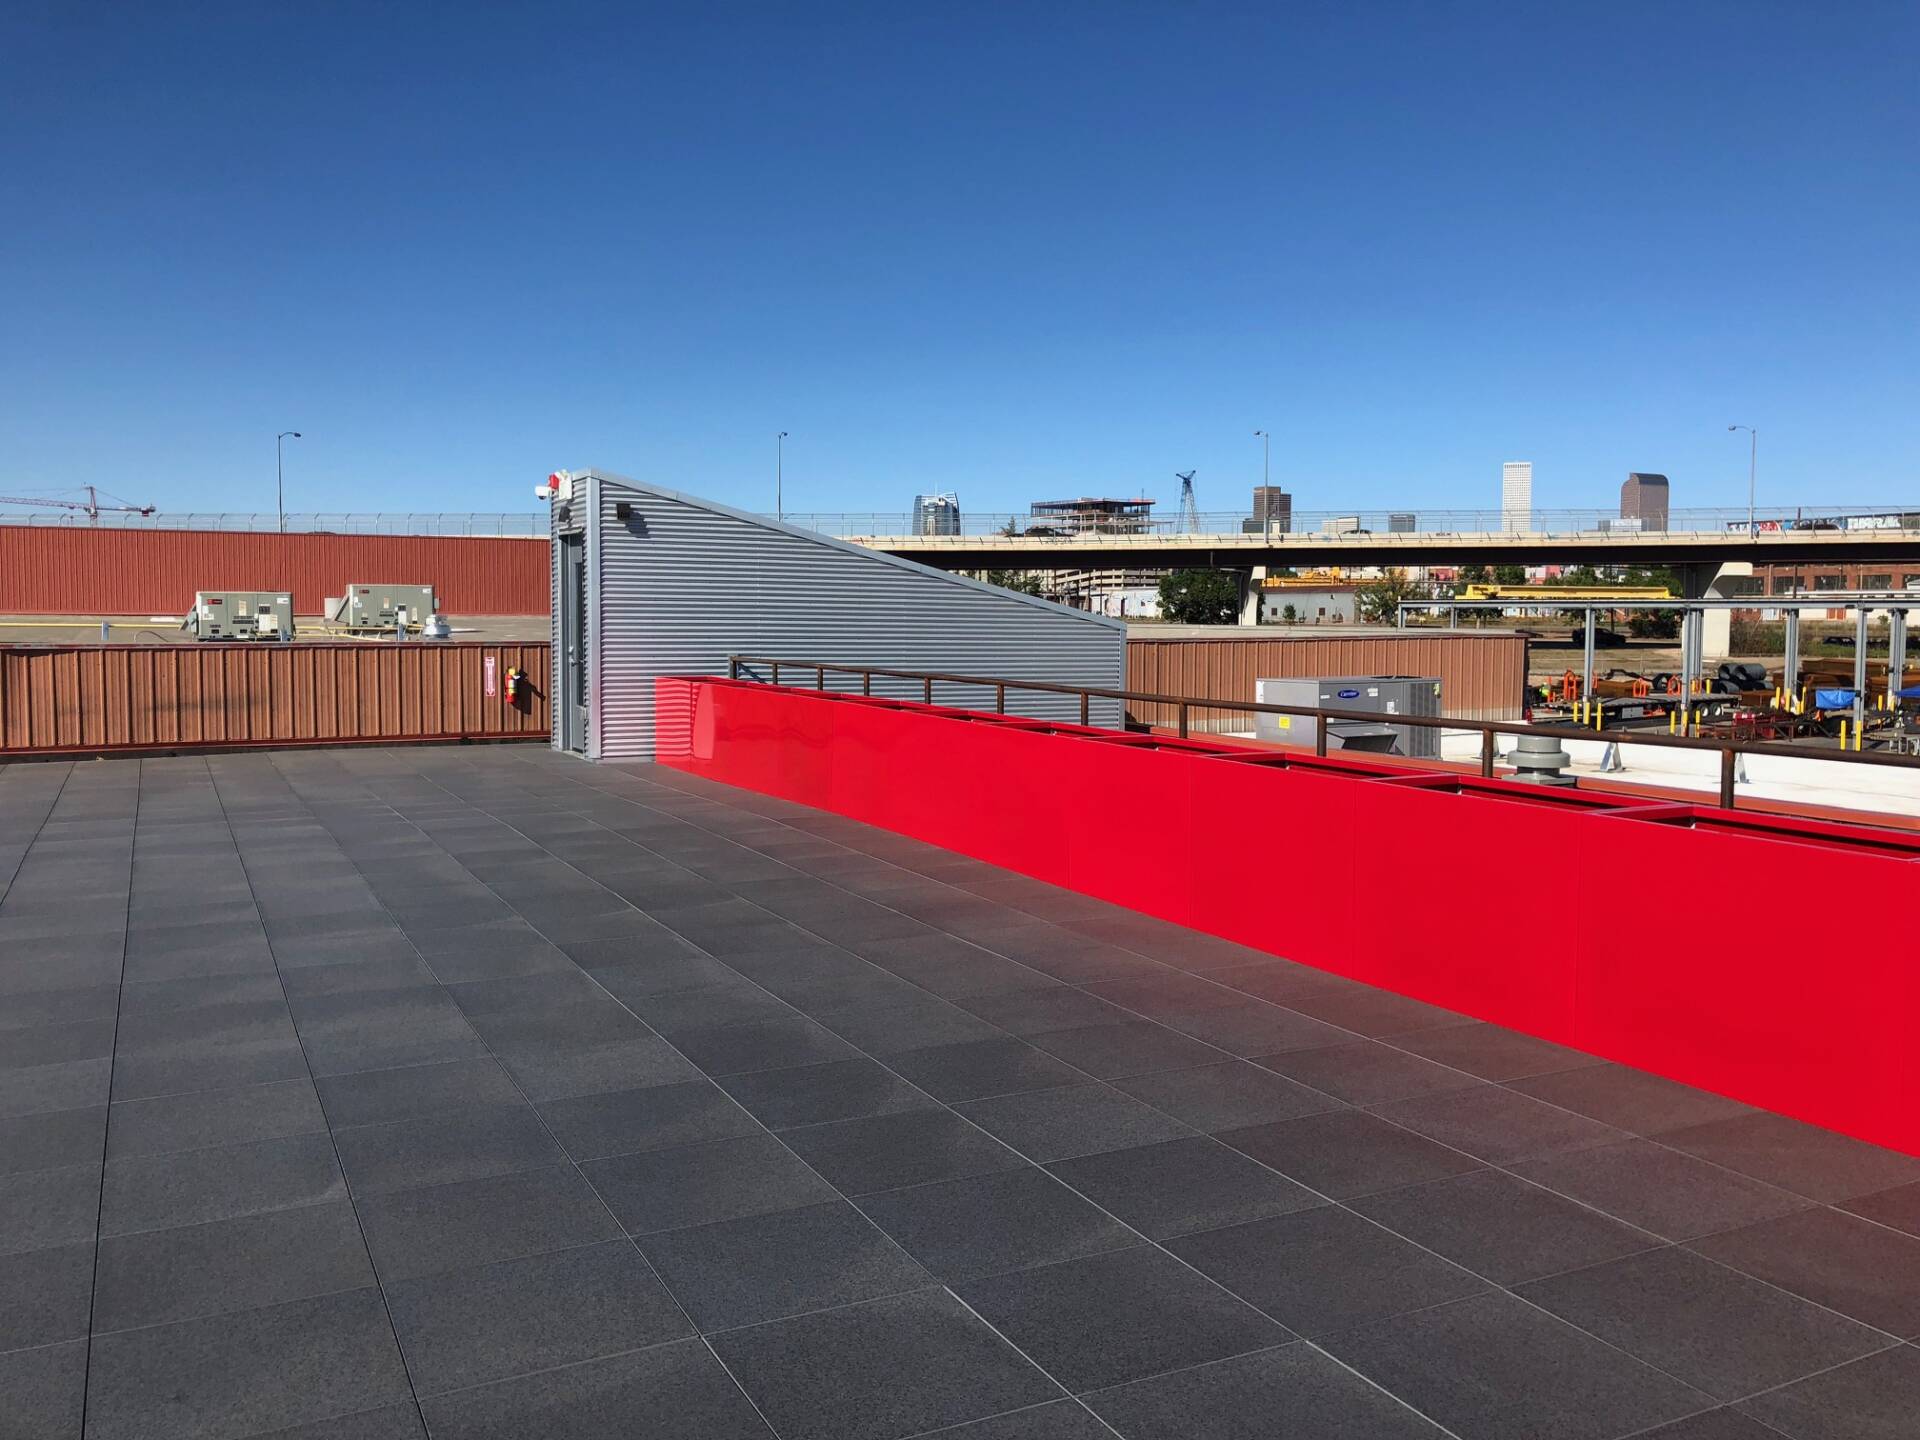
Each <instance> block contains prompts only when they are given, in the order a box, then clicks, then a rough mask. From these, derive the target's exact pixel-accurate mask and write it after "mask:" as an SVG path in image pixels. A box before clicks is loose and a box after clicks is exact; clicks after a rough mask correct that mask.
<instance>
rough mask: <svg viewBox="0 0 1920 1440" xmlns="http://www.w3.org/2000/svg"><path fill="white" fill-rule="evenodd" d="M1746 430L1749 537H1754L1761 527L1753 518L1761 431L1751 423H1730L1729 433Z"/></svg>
mask: <svg viewBox="0 0 1920 1440" xmlns="http://www.w3.org/2000/svg"><path fill="white" fill-rule="evenodd" d="M1736 430H1744V431H1746V432H1747V435H1748V443H1747V538H1748V539H1749V540H1751V539H1753V538H1754V537H1755V536H1756V535H1758V534H1759V533H1760V529H1759V527H1758V526H1757V525H1755V524H1754V520H1753V479H1754V475H1755V473H1756V472H1757V471H1758V470H1759V468H1760V432H1759V431H1758V430H1756V429H1754V428H1753V426H1751V425H1729V426H1727V433H1728V434H1729V435H1731V434H1732V433H1733V432H1734V431H1736Z"/></svg>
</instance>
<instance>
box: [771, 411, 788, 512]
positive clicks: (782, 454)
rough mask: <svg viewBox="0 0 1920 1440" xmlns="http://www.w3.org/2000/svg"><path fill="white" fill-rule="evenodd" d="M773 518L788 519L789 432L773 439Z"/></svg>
mask: <svg viewBox="0 0 1920 1440" xmlns="http://www.w3.org/2000/svg"><path fill="white" fill-rule="evenodd" d="M773 446H774V449H773V518H774V519H776V520H784V519H786V518H787V501H786V494H785V490H786V474H787V432H786V431H784V430H782V431H781V432H780V433H779V434H778V435H776V436H774V437H773Z"/></svg>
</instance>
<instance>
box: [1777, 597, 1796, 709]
mask: <svg viewBox="0 0 1920 1440" xmlns="http://www.w3.org/2000/svg"><path fill="white" fill-rule="evenodd" d="M1786 629H1787V635H1786V654H1785V655H1784V656H1782V657H1781V662H1780V663H1781V668H1782V669H1783V670H1784V671H1785V672H1786V677H1785V679H1783V680H1782V681H1781V686H1782V688H1783V689H1785V691H1786V692H1787V696H1788V698H1789V699H1795V698H1798V696H1799V694H1800V611H1799V609H1798V608H1797V607H1796V608H1795V609H1792V610H1789V611H1787V626H1786Z"/></svg>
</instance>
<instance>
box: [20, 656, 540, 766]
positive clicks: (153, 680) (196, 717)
mask: <svg viewBox="0 0 1920 1440" xmlns="http://www.w3.org/2000/svg"><path fill="white" fill-rule="evenodd" d="M550 663H551V659H550V656H549V654H548V649H547V646H546V645H545V644H544V643H529V644H513V643H507V644H498V645H496V644H486V643H457V642H447V641H441V642H435V643H433V644H425V645H386V644H379V643H366V644H329V645H301V644H292V645H250V644H232V645H33V646H28V645H22V646H7V647H0V759H8V758H11V757H12V756H14V755H32V754H45V753H52V752H58V751H67V750H73V751H85V752H95V751H105V752H113V751H121V750H140V749H165V750H171V749H190V748H193V747H196V746H209V745H211V746H223V747H224V746H233V745H315V744H339V743H346V742H359V741H402V740H452V739H461V740H470V739H485V740H500V739H509V738H522V739H538V738H539V737H541V736H544V735H545V734H546V733H547V697H546V693H545V691H546V676H547V674H548V673H549V672H548V667H549V665H550ZM509 669H516V670H518V671H520V673H521V674H522V675H524V676H526V677H527V678H528V680H529V682H530V683H529V684H527V685H526V687H525V689H524V690H523V692H522V693H521V694H520V695H518V696H516V697H515V699H514V702H513V703H512V704H509V703H508V701H507V697H506V678H507V671H508V670H509ZM489 672H491V676H492V686H493V693H492V694H491V695H489V694H488V693H487V686H488V675H489Z"/></svg>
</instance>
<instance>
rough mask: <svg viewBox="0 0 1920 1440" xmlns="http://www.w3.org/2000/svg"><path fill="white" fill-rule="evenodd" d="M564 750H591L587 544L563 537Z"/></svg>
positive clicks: (557, 711)
mask: <svg viewBox="0 0 1920 1440" xmlns="http://www.w3.org/2000/svg"><path fill="white" fill-rule="evenodd" d="M558 699H559V702H560V703H559V704H557V705H555V706H554V707H553V713H554V717H555V719H556V720H557V721H558V722H559V725H560V748H561V749H563V750H573V751H577V752H579V753H580V754H583V755H584V754H585V753H586V749H587V541H586V536H584V535H562V536H561V537H560V694H559V696H558Z"/></svg>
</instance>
